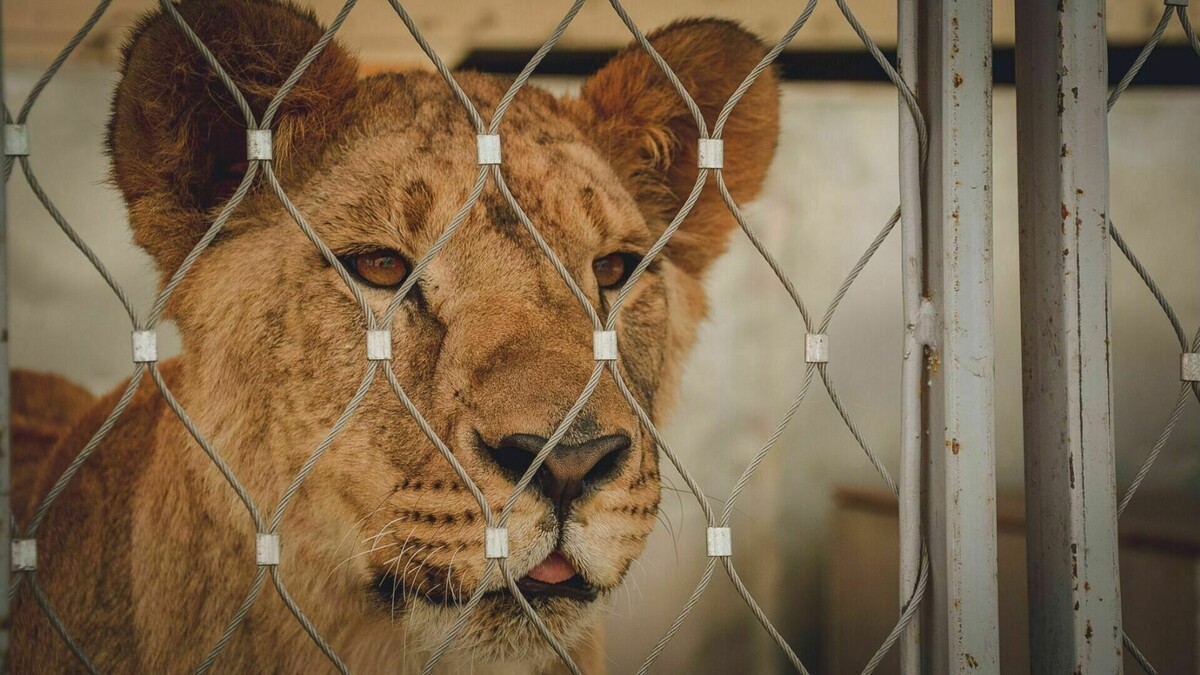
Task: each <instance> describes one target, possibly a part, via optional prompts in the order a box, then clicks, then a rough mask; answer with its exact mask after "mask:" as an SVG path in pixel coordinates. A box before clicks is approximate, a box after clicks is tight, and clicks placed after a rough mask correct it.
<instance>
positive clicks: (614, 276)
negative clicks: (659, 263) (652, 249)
mask: <svg viewBox="0 0 1200 675" xmlns="http://www.w3.org/2000/svg"><path fill="white" fill-rule="evenodd" d="M637 264H638V257H637V256H636V255H634V254H632V253H610V254H608V255H606V256H604V257H603V258H596V259H595V260H593V261H592V273H593V274H595V275H596V284H597V285H598V286H600V288H603V289H612V288H617V287H619V286H620V285H621V284H623V283H625V281H626V280H628V279H629V275H630V274H633V268H635V267H637Z"/></svg>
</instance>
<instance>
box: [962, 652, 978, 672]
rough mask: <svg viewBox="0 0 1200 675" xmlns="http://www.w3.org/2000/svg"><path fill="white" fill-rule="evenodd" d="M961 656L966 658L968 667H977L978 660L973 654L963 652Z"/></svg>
mask: <svg viewBox="0 0 1200 675" xmlns="http://www.w3.org/2000/svg"><path fill="white" fill-rule="evenodd" d="M963 656H964V657H965V658H966V661H967V667H968V668H971V669H975V668H978V667H979V661H977V660H976V659H975V657H974V656H971V655H970V654H963Z"/></svg>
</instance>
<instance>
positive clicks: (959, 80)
mask: <svg viewBox="0 0 1200 675" xmlns="http://www.w3.org/2000/svg"><path fill="white" fill-rule="evenodd" d="M962 83H963V76H962V75H961V74H959V73H955V74H954V88H955V89H958V88H959V87H961V86H962Z"/></svg>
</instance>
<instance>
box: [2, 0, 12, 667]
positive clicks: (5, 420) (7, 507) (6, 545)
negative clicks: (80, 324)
mask: <svg viewBox="0 0 1200 675" xmlns="http://www.w3.org/2000/svg"><path fill="white" fill-rule="evenodd" d="M2 4H3V3H0V5H2ZM2 9H3V7H2V6H0V10H2ZM0 16H3V12H2V11H0ZM3 35H4V30H3V25H2V23H0V36H3ZM3 92H4V39H3V37H0V99H2V98H3ZM8 288H9V284H8V193H7V184H6V182H5V181H4V180H3V177H0V673H7V672H8V640H9V626H10V625H11V622H10V621H9V602H8V581H9V579H8V578H9V572H10V570H11V569H12V543H11V537H12V532H11V531H10V530H9V523H10V522H11V521H12V517H11V515H10V514H11V513H12V510H11V501H10V494H9V485H10V482H9V474H8V471H9V463H10V458H11V456H12V453H11V450H12V434H11V429H10V423H11V422H12V414H11V412H12V407H11V398H10V392H9V375H8V372H9V371H8Z"/></svg>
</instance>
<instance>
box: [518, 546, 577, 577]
mask: <svg viewBox="0 0 1200 675" xmlns="http://www.w3.org/2000/svg"><path fill="white" fill-rule="evenodd" d="M573 576H575V567H574V566H573V565H571V563H570V562H569V561H568V560H567V558H566V556H564V555H563V554H561V553H559V552H558V551H555V552H554V553H551V554H550V555H548V556H546V559H545V560H543V561H542V562H540V563H538V564H537V567H534V568H533V569H531V570H529V577H530V578H531V579H535V580H537V581H540V582H542V583H545V584H560V583H562V582H564V581H566V580H567V579H570V578H571V577H573Z"/></svg>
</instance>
